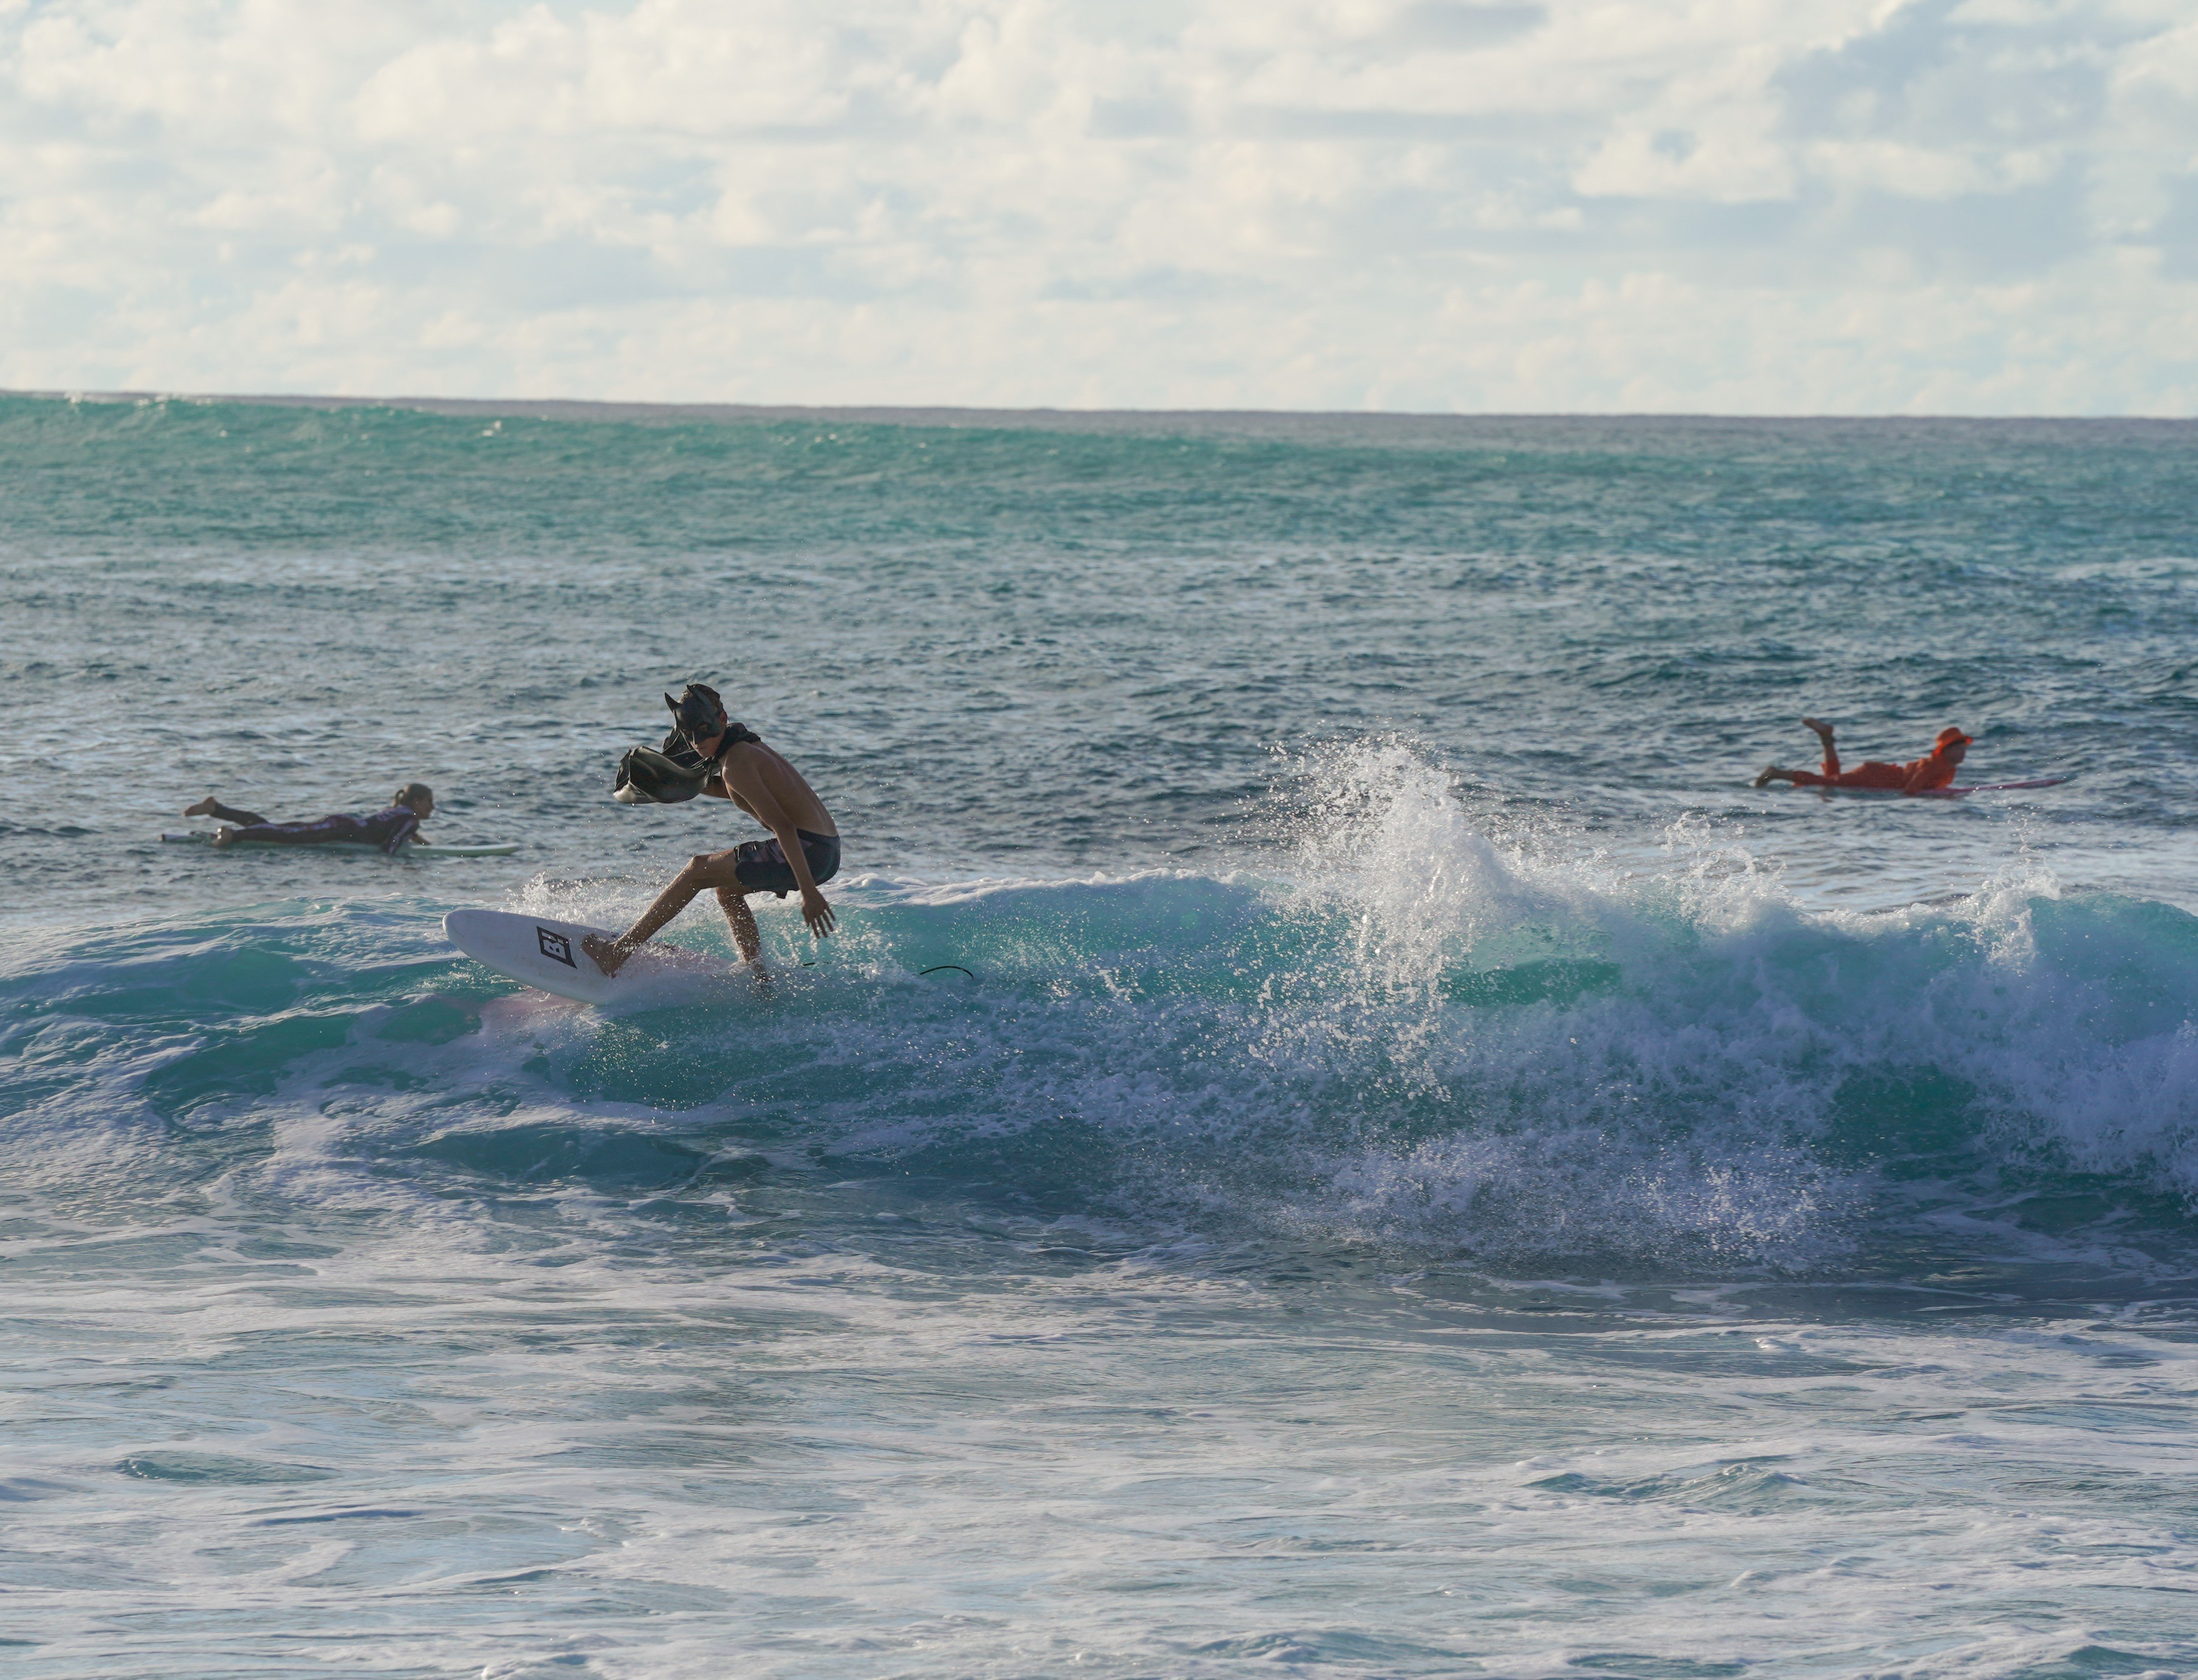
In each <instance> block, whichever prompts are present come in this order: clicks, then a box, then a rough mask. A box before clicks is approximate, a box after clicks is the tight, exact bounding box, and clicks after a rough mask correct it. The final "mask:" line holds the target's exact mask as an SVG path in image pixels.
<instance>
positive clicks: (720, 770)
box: [580, 683, 840, 974]
mask: <svg viewBox="0 0 2198 1680" xmlns="http://www.w3.org/2000/svg"><path fill="white" fill-rule="evenodd" d="M664 703H665V704H666V706H670V707H671V708H672V716H673V717H674V718H677V720H678V722H677V728H676V729H675V730H674V732H673V733H674V734H675V735H677V737H678V739H679V741H683V743H684V744H685V746H686V747H688V748H689V750H690V751H691V752H692V753H693V754H694V755H695V757H696V758H697V759H699V760H700V761H701V764H704V765H705V766H706V767H709V769H710V771H711V774H710V776H709V778H708V779H707V780H706V781H705V782H703V783H702V787H701V791H702V792H703V793H706V794H707V795H709V796H710V797H711V798H712V799H730V800H731V801H732V802H733V803H734V804H735V805H738V806H739V807H740V808H741V810H742V811H746V812H747V814H748V815H749V816H751V817H754V818H755V820H756V821H757V822H759V823H762V824H763V825H764V827H765V828H768V829H770V833H771V838H770V839H769V840H749V841H748V842H747V843H746V844H745V845H742V846H735V847H734V848H733V849H732V850H731V851H730V852H704V853H701V854H699V855H697V856H695V857H690V858H689V859H688V860H687V866H686V867H685V868H684V869H681V870H680V871H679V873H678V874H677V875H674V876H673V877H672V884H671V885H670V886H669V887H666V888H665V889H664V891H663V892H660V893H658V894H657V896H656V902H655V903H654V904H651V905H650V906H649V907H648V909H647V910H644V911H643V912H642V916H641V919H640V920H639V921H637V922H635V923H634V924H633V926H632V927H629V928H627V929H626V930H625V933H621V934H619V936H618V938H617V939H604V938H603V937H602V935H601V934H599V933H590V935H589V936H588V937H587V938H586V939H583V940H582V941H581V942H580V943H581V948H582V949H583V950H585V951H586V952H587V953H588V955H589V956H592V957H593V958H595V960H596V967H597V968H601V969H602V971H603V973H605V974H616V973H618V971H619V969H620V968H623V967H624V966H625V960H626V958H628V957H629V956H632V955H633V953H634V952H635V951H636V950H639V949H640V948H641V947H642V946H643V945H645V944H646V943H648V939H649V938H650V937H651V936H652V935H653V934H654V933H655V932H656V931H657V929H659V928H660V927H663V926H664V925H665V923H666V922H668V921H671V920H672V917H674V916H677V915H678V914H679V912H680V911H682V910H685V909H686V908H687V905H688V904H689V901H690V900H691V899H692V898H694V897H695V894H696V893H698V892H701V891H702V889H703V888H704V887H710V888H712V889H714V890H715V892H717V895H718V908H719V909H721V910H724V913H725V920H726V921H729V922H730V923H731V924H732V928H733V943H734V944H735V945H738V946H739V947H740V952H741V960H742V961H744V962H758V961H759V959H760V958H761V956H762V955H763V937H762V935H761V934H760V933H759V932H758V931H757V929H756V920H755V913H754V912H753V910H749V908H748V905H747V898H748V894H750V893H752V892H771V893H776V895H777V896H778V897H780V898H784V897H785V896H786V895H787V894H788V893H789V892H799V893H800V895H801V919H802V920H803V921H805V922H807V923H808V924H809V931H810V932H811V933H813V934H814V935H816V937H817V938H818V939H823V937H824V936H825V935H826V934H828V933H830V932H831V931H832V929H833V927H834V925H835V923H836V920H837V919H836V918H835V917H834V915H833V913H832V906H831V905H830V904H827V903H826V902H825V899H824V895H823V892H820V891H818V887H819V884H820V883H821V882H823V881H829V880H831V879H832V877H833V876H834V875H836V874H838V873H839V870H840V830H839V828H838V826H837V825H836V824H835V823H834V822H833V821H832V813H831V812H830V811H827V810H825V809H824V801H823V800H822V799H818V798H817V793H816V790H815V789H814V788H811V787H810V785H809V784H808V783H807V782H805V781H803V780H802V779H801V772H800V771H799V770H795V769H794V766H793V765H792V764H788V763H787V761H786V760H785V759H782V758H781V757H780V756H779V755H778V754H777V753H774V752H772V751H771V749H770V747H766V746H765V745H764V744H763V741H762V738H761V737H760V736H759V735H755V734H754V733H753V731H751V730H747V729H746V728H745V727H743V726H742V725H741V724H736V723H734V722H733V721H732V719H731V718H729V717H728V716H726V713H725V706H724V700H721V699H720V698H719V697H718V691H717V690H716V689H712V688H706V687H705V686H704V685H703V684H701V683H689V684H688V685H687V689H686V692H684V693H683V694H682V695H680V696H679V698H678V699H677V700H674V699H672V696H671V695H665V697H664ZM666 745H667V746H669V745H672V743H670V742H667V743H666Z"/></svg>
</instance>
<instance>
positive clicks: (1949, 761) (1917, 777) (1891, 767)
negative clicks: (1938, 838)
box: [1754, 718, 1971, 793]
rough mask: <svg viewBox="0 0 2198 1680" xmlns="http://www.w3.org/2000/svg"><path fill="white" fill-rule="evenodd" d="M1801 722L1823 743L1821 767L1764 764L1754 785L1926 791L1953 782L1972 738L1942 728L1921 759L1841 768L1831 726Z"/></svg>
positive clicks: (1812, 720)
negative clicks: (1796, 767) (1785, 767)
mask: <svg viewBox="0 0 2198 1680" xmlns="http://www.w3.org/2000/svg"><path fill="white" fill-rule="evenodd" d="M1801 722H1802V723H1803V724H1804V725H1806V727H1807V728H1809V729H1811V730H1814V731H1815V732H1816V736H1817V741H1819V742H1821V743H1822V744H1823V749H1824V767H1823V770H1781V769H1780V768H1779V767H1778V766H1777V765H1776V764H1770V765H1766V766H1765V768H1764V770H1762V771H1761V773H1760V774H1759V775H1758V776H1756V778H1755V782H1754V785H1755V786H1756V787H1758V788H1762V787H1766V786H1768V785H1769V784H1770V783H1771V782H1792V783H1793V784H1794V786H1795V787H1796V788H1876V789H1878V790H1880V791H1881V792H1885V793H1931V792H1933V791H1935V790H1936V789H1938V788H1945V787H1949V786H1951V785H1952V782H1953V780H1954V771H1955V770H1957V768H1959V766H1960V764H1961V762H1962V759H1963V758H1964V757H1965V756H1966V755H1967V754H1968V750H1969V743H1970V740H1971V737H1970V736H1968V735H1963V733H1962V732H1961V731H1960V730H1957V729H1952V728H1948V729H1943V730H1939V738H1938V740H1937V741H1934V742H1933V744H1932V747H1931V750H1930V751H1929V752H1928V753H1925V754H1924V755H1923V756H1922V758H1920V759H1911V760H1910V762H1909V763H1907V764H1886V763H1884V762H1883V761H1881V760H1880V759H1869V760H1867V761H1866V762H1864V763H1863V764H1858V765H1856V766H1855V767H1854V768H1853V769H1852V770H1841V769H1840V754H1839V749H1838V748H1837V747H1835V746H1833V744H1832V728H1833V726H1832V725H1831V724H1827V723H1824V722H1823V721H1821V720H1820V719H1817V718H1803V719H1802V720H1801Z"/></svg>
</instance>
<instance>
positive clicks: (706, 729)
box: [664, 683, 727, 741]
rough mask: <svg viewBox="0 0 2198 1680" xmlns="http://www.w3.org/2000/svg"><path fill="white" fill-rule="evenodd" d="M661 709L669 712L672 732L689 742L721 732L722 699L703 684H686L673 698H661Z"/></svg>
mask: <svg viewBox="0 0 2198 1680" xmlns="http://www.w3.org/2000/svg"><path fill="white" fill-rule="evenodd" d="M664 705H665V709H666V711H668V712H671V713H672V730H673V733H674V734H677V735H684V736H686V738H687V739H688V740H689V741H707V740H708V739H709V738H710V737H711V736H712V735H722V734H723V733H724V728H725V724H726V721H727V720H726V718H725V702H724V699H723V697H721V696H720V695H718V691H717V690H716V689H713V688H711V687H710V686H709V685H708V684H707V683H689V684H688V685H687V686H686V688H684V689H682V690H681V691H680V695H679V698H678V699H677V700H674V699H672V696H671V695H665V697H664Z"/></svg>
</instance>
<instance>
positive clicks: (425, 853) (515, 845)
mask: <svg viewBox="0 0 2198 1680" xmlns="http://www.w3.org/2000/svg"><path fill="white" fill-rule="evenodd" d="M214 834H215V830H213V829H212V828H191V829H187V830H186V831H185V832H183V834H163V835H161V836H160V838H161V839H162V840H166V841H167V842H168V843H169V844H170V845H171V846H178V845H180V846H212V844H213V837H214ZM238 846H282V842H281V841H280V840H231V841H230V843H229V844H228V845H227V846H224V847H222V848H221V849H222V850H223V851H224V852H233V851H235V849H236V848H237V847H238ZM282 849H283V850H284V851H286V852H379V851H381V847H380V846H369V845H368V844H367V843H366V842H365V841H364V840H324V841H323V842H322V843H321V844H320V845H319V846H282ZM518 850H519V842H518V841H517V840H485V841H483V842H481V843H480V844H479V845H477V846H438V845H436V844H435V843H434V842H433V840H407V841H405V842H404V845H403V846H401V847H400V848H398V852H399V855H400V856H403V857H510V856H511V854H512V853H513V852H516V851H518Z"/></svg>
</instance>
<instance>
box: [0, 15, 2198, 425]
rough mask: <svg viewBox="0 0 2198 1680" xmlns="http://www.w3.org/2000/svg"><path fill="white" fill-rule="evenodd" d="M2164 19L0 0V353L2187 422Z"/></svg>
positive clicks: (177, 370) (2194, 250)
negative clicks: (2144, 416) (2124, 415)
mask: <svg viewBox="0 0 2198 1680" xmlns="http://www.w3.org/2000/svg"><path fill="white" fill-rule="evenodd" d="M2194 324H2198V26H2192V25H2190V24H2189V23H2188V21H2187V20H2186V19H2185V17H2184V16H2183V13H2182V10H2181V9H2180V8H2178V7H2172V6H2169V5H2166V4H2165V3H2154V0H1962V3H1961V4H1960V5H1959V6H1958V7H1950V6H1948V5H1946V4H1945V3H1943V0H1913V3H1900V0H1818V3H1816V4H1812V5H1810V6H1806V7H1800V6H1794V5H1793V4H1791V3H1789V0H1671V3H1654V4H1652V3H1636V0H1629V3H1614V0H1486V3H1481V0H1166V3H1163V0H898V3H893V4H886V3H883V0H807V3H801V0H736V3H727V0H598V3H594V4H555V5H552V4H540V3H535V4H526V5H515V4H505V3H492V0H451V3H444V4H439V5H435V6H432V7H431V6H428V5H427V4H425V3H408V0H390V3H384V4H381V5H377V6H375V7H372V8H345V7H334V8H331V7H328V6H326V5H324V4H317V3H307V0H47V3H44V4H42V5H37V6H32V7H29V8H25V7H23V6H20V5H14V4H9V3H7V0H0V384H5V385H14V386H19V387H20V386H38V387H79V388H82V387H107V386H132V387H147V386H149V387H159V388H164V389H190V390H247V389H259V390H276V389H282V390H321V391H339V390H340V391H350V392H374V391H381V392H389V391H399V390H401V391H404V392H442V393H446V394H460V395H467V394H470V395H493V394H529V395H567V396H579V397H590V396H595V397H623V398H663V399H680V398H686V399H695V400H754V401H791V402H804V401H806V402H893V401H904V402H923V403H928V402H965V403H981V404H990V403H1000V404H1032V403H1056V404H1122V405H1140V406H1149V405H1170V404H1196V405H1201V406H1207V405H1214V404H1224V405H1244V406H1305V407H1345V408H1348V407H1357V406H1361V405H1375V406H1398V407H1415V408H1459V409H1468V410H1473V409H1513V410H1515V409H1532V410H1578V409H1602V410H1608V409H1641V408H1680V409H1694V410H1701V409H1713V410H1734V411H1747V410H1752V411H1764V410H1780V411H1788V412H1792V411H1825V410H1836V411H1858V410H1860V411H1870V410H1916V409H1917V408H1918V407H1919V405H1920V406H1922V407H1927V408H1928V407H1931V406H1934V405H1935V406H1938V407H1941V408H1951V409H1961V410H1971V411H2082V412H2090V411H2102V410H2106V411H2131V412H2184V411H2189V410H2190V409H2191V407H2192V406H2193V402H2194V397H2198V360H2194V357H2193V354H2192V352H2191V351H2190V349H2189V346H2190V345H2191V344H2192V343H2194V342H2198V338H2194V335H2193V334H2191V333H2190V332H2189V330H2188V328H2190V327H2191V326H2192V325H2194Z"/></svg>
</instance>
